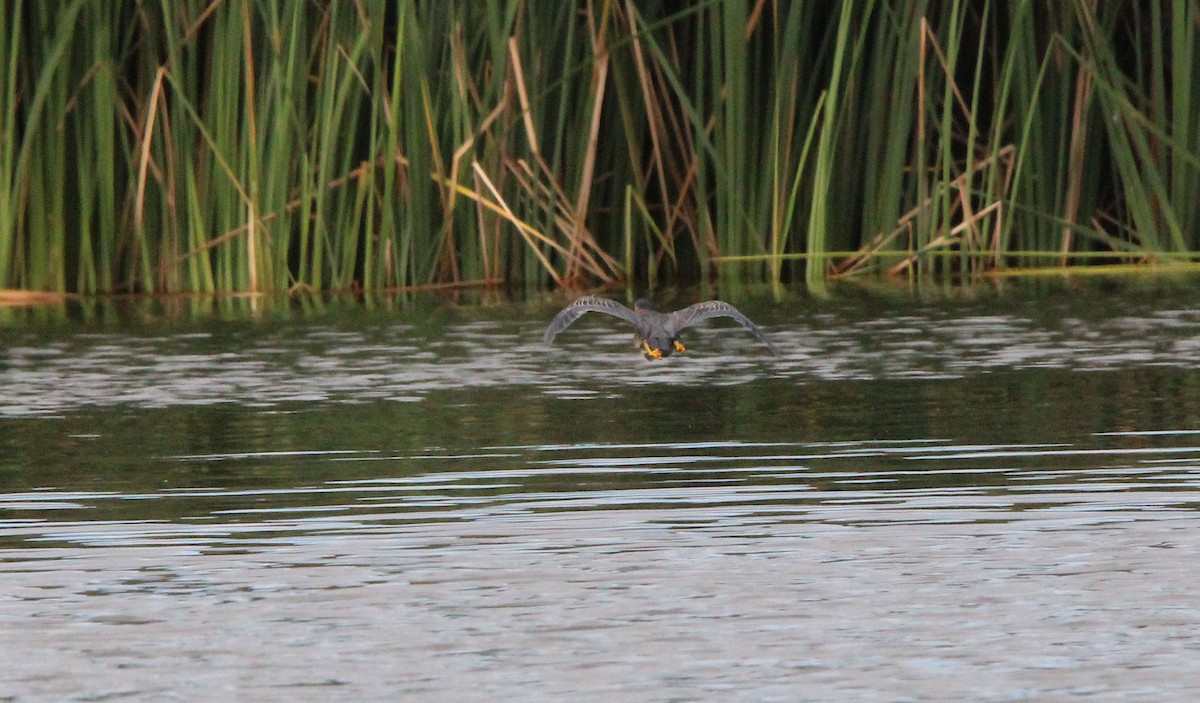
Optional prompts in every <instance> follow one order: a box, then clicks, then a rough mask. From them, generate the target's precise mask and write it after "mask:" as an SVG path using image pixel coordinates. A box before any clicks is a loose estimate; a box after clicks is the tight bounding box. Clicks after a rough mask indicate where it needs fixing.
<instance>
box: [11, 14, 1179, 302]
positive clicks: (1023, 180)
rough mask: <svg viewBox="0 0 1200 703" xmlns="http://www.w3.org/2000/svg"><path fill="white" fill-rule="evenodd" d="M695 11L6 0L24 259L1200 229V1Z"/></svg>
mask: <svg viewBox="0 0 1200 703" xmlns="http://www.w3.org/2000/svg"><path fill="white" fill-rule="evenodd" d="M679 8H680V5H679V4H678V3H668V2H657V1H655V0H647V1H645V2H633V0H591V2H588V3H584V4H582V5H580V4H577V3H549V2H534V1H526V2H499V1H498V0H494V1H485V2H445V3H433V2H419V1H418V0H398V1H395V2H388V1H386V0H358V1H357V2H331V3H272V2H266V1H265V0H238V1H231V2H217V3H213V2H210V1H209V0H179V1H177V2H159V3H153V2H140V3H133V2H116V3H114V2H104V1H102V0H46V2H38V3H28V2H20V1H19V0H0V66H3V72H2V74H0V288H26V289H36V290H47V291H72V292H81V293H97V292H111V291H140V292H188V291H191V292H203V293H210V292H259V291H298V290H332V289H338V290H353V289H367V290H384V289H401V290H411V289H416V288H421V287H429V286H439V287H441V286H471V285H500V284H508V285H521V286H525V287H527V288H529V289H539V288H544V287H547V286H571V287H579V286H593V285H614V284H618V283H622V282H624V283H627V284H631V285H640V284H646V283H651V284H654V283H657V282H659V281H665V282H670V281H689V280H697V279H709V278H711V277H713V276H720V277H725V278H735V279H744V280H749V281H763V282H771V283H774V284H775V285H776V286H782V285H786V284H787V283H789V282H800V281H804V282H805V284H806V285H808V286H810V287H819V286H821V285H823V284H824V282H825V281H826V280H827V279H828V278H829V277H831V276H853V275H864V274H871V275H880V274H882V275H893V276H906V277H919V278H924V277H945V278H948V279H954V280H958V279H962V278H969V277H973V276H979V275H985V274H993V273H997V272H1005V271H1008V270H1010V269H1018V270H1019V269H1023V268H1029V269H1031V270H1038V271H1041V270H1045V269H1046V267H1054V266H1057V267H1067V268H1076V267H1081V266H1091V265H1093V262H1095V263H1096V264H1103V265H1106V266H1109V265H1112V264H1114V263H1118V262H1119V263H1120V265H1121V266H1122V267H1127V266H1132V265H1137V264H1139V263H1140V264H1143V265H1144V264H1156V265H1157V264H1166V263H1169V262H1173V261H1190V260H1191V259H1192V258H1193V256H1194V254H1195V253H1196V252H1197V251H1200V231H1197V229H1196V228H1195V227H1194V226H1192V224H1191V223H1193V222H1194V221H1195V219H1196V217H1197V215H1200V211H1198V210H1200V117H1198V115H1200V110H1198V109H1197V96H1200V72H1196V71H1193V70H1191V67H1192V66H1193V65H1194V64H1195V63H1196V61H1197V58H1198V57H1197V39H1198V36H1197V34H1198V32H1200V29H1198V28H1200V3H1197V2H1195V1H1194V0H1153V1H1152V2H1148V3H1096V2H1092V1H1090V0H1063V2H1059V3H1039V2H1034V1H1033V0H1016V1H1015V2H998V1H995V0H977V1H969V0H951V1H950V2H944V3H932V2H928V1H927V0H918V1H917V2H900V1H899V0H842V2H838V3H817V2H792V3H775V2H761V1H758V0H707V1H704V2H698V3H691V4H686V5H685V6H684V9H679ZM1143 38H1144V39H1145V40H1144V41H1143Z"/></svg>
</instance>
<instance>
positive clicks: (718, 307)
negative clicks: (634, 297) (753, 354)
mask: <svg viewBox="0 0 1200 703" xmlns="http://www.w3.org/2000/svg"><path fill="white" fill-rule="evenodd" d="M667 317H668V322H667V332H668V333H669V334H670V335H671V336H672V337H674V336H676V335H678V334H679V332H680V331H681V330H684V329H686V328H688V327H691V326H692V325H696V324H699V323H701V322H703V321H705V320H708V319H711V318H714V317H728V318H732V319H733V320H734V321H736V322H737V323H738V324H739V325H741V326H742V327H744V328H746V329H747V330H748V331H749V332H750V333H751V334H753V335H754V336H755V337H757V338H758V341H760V342H762V343H763V344H765V345H767V349H770V350H771V353H772V354H775V355H778V354H779V350H777V349H776V348H775V345H774V344H771V341H770V340H769V339H767V335H766V334H764V333H763V331H762V328H761V327H759V326H758V325H756V324H754V323H753V322H751V321H750V318H748V317H746V316H745V315H743V314H742V311H741V310H738V309H737V308H735V307H733V306H732V305H730V304H729V303H726V302H725V301H723V300H708V301H705V302H703V303H696V304H695V305H689V306H688V307H686V308H683V309H682V310H676V311H675V312H673V313H671V314H670V315H668V316H667Z"/></svg>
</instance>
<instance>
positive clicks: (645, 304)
mask: <svg viewBox="0 0 1200 703" xmlns="http://www.w3.org/2000/svg"><path fill="white" fill-rule="evenodd" d="M589 312H602V313H604V314H605V315H612V316H613V317H619V318H621V319H622V320H625V321H626V322H628V323H629V324H631V325H633V327H634V329H635V330H636V331H637V348H638V349H640V350H641V352H642V354H643V355H644V356H645V357H646V358H647V359H649V360H651V361H654V360H656V359H664V358H666V357H668V356H670V355H671V354H673V353H675V352H680V353H682V352H683V351H684V350H685V349H686V347H684V346H683V343H682V342H680V341H679V333H680V332H682V331H683V330H685V329H687V328H688V327H691V326H693V325H696V324H699V323H700V322H703V321H704V320H708V319H711V318H714V317H728V318H732V319H733V320H734V321H735V322H737V323H738V324H739V325H741V326H742V327H744V328H746V329H747V330H749V331H750V333H751V334H753V335H754V336H755V337H757V338H758V341H760V342H762V343H763V344H765V345H767V348H768V349H770V350H771V353H772V354H778V353H779V352H778V351H777V350H776V349H775V346H774V345H772V344H771V342H770V341H769V340H768V339H767V336H766V335H765V334H763V331H762V329H761V328H759V326H758V325H756V324H754V323H753V322H751V321H750V318H748V317H746V316H745V315H743V314H742V313H741V311H740V310H738V309H737V308H735V307H733V306H732V305H730V304H729V303H726V302H723V301H720V300H708V301H705V302H703V303H696V304H695V305H689V306H688V307H686V308H683V309H682V310H676V311H675V312H669V313H661V312H658V311H657V310H655V309H654V307H653V306H651V305H650V301H648V300H645V299H641V300H638V301H637V302H635V303H634V304H633V309H632V310H630V309H629V308H627V307H625V306H624V305H622V304H620V303H618V302H617V301H615V300H609V299H608V298H597V297H595V296H591V295H588V296H584V297H582V298H578V299H576V300H573V301H571V303H570V304H569V305H567V306H566V307H565V308H563V309H562V310H561V311H559V313H558V314H557V315H555V316H554V319H553V320H551V321H550V326H549V327H547V328H546V334H545V335H544V336H543V337H542V339H543V340H544V341H545V342H546V344H550V343H552V342H553V341H554V338H555V337H557V336H558V334H559V333H560V332H562V331H563V330H565V329H567V328H568V327H570V326H571V324H572V323H574V322H575V321H576V320H578V319H579V318H581V317H583V316H584V315H586V314H587V313H589Z"/></svg>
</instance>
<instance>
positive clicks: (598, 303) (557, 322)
mask: <svg viewBox="0 0 1200 703" xmlns="http://www.w3.org/2000/svg"><path fill="white" fill-rule="evenodd" d="M589 312H602V313H604V314H605V315H612V316H613V317H619V318H621V319H622V320H625V321H626V322H628V323H630V324H632V325H635V326H636V325H637V317H635V316H634V314H633V311H632V310H630V309H629V308H627V307H625V306H624V305H622V304H620V303H618V302H617V301H615V300H609V299H608V298H597V297H595V296H593V295H585V296H584V297H582V298H576V299H575V300H572V301H571V303H570V304H569V305H567V307H565V308H563V309H562V310H560V311H559V312H558V314H557V315H555V316H554V319H553V320H551V321H550V326H549V327H547V328H546V334H544V335H542V339H543V340H544V341H545V342H546V344H549V343H551V342H553V341H554V338H555V337H557V336H558V333H559V332H562V331H563V330H565V329H566V328H568V327H570V326H571V323H573V322H575V321H576V320H578V319H579V318H581V317H583V316H584V315H585V314H587V313H589Z"/></svg>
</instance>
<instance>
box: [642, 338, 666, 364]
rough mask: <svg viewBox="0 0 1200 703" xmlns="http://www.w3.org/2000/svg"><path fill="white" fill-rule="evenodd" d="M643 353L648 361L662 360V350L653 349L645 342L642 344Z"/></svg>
mask: <svg viewBox="0 0 1200 703" xmlns="http://www.w3.org/2000/svg"><path fill="white" fill-rule="evenodd" d="M642 353H643V354H645V355H646V358H647V359H651V360H653V359H661V358H662V350H661V349H651V348H650V345H649V344H646V343H645V342H642Z"/></svg>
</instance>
